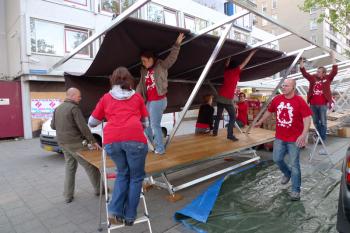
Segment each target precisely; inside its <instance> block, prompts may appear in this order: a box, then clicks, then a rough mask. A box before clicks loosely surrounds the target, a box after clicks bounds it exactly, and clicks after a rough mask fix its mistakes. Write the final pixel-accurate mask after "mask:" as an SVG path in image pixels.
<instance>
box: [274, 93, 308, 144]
mask: <svg viewBox="0 0 350 233" xmlns="http://www.w3.org/2000/svg"><path fill="white" fill-rule="evenodd" d="M268 111H269V112H275V113H276V138H277V139H280V140H282V141H285V142H295V141H296V140H297V138H298V137H299V136H300V135H301V133H302V132H303V129H304V122H303V118H305V117H308V116H311V115H312V112H311V109H310V107H309V106H308V105H307V103H306V102H305V100H304V99H303V98H301V97H300V96H298V95H295V96H293V97H292V98H291V99H287V98H286V97H284V95H278V96H276V97H275V98H274V99H273V100H272V102H271V104H270V106H269V108H268Z"/></svg>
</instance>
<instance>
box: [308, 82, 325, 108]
mask: <svg viewBox="0 0 350 233" xmlns="http://www.w3.org/2000/svg"><path fill="white" fill-rule="evenodd" d="M322 84H323V83H322V80H320V81H316V82H315V84H314V88H313V90H312V96H311V99H310V104H312V105H325V104H326V103H327V100H326V98H325V97H324V95H323V90H322Z"/></svg>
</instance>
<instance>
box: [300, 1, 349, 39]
mask: <svg viewBox="0 0 350 233" xmlns="http://www.w3.org/2000/svg"><path fill="white" fill-rule="evenodd" d="M314 8H316V9H320V8H322V9H327V10H328V11H322V12H321V14H320V15H319V17H318V22H322V21H323V20H324V19H327V20H328V21H329V22H330V24H332V25H333V27H334V28H335V29H336V30H337V31H338V32H340V33H341V34H343V35H347V34H349V31H347V30H346V25H347V24H349V23H350V0H304V5H303V6H301V9H302V10H304V11H305V12H309V11H310V10H311V9H314Z"/></svg>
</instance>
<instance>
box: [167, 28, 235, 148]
mask: <svg viewBox="0 0 350 233" xmlns="http://www.w3.org/2000/svg"><path fill="white" fill-rule="evenodd" d="M231 27H232V23H230V24H227V25H226V26H225V30H224V32H223V33H222V35H221V36H220V39H219V41H218V43H217V44H216V46H215V48H214V51H213V53H212V54H211V56H210V58H209V60H208V62H207V64H206V66H205V68H204V69H203V72H202V74H201V76H200V77H199V79H198V82H197V84H196V85H195V87H194V88H193V91H192V93H191V95H190V97H189V98H188V100H187V103H186V104H185V107H184V108H183V109H182V111H181V113H180V117H179V119H178V120H177V121H176V124H175V126H174V128H173V130H172V131H171V133H170V136H169V140H168V143H167V145H169V143H170V142H171V140H172V139H173V138H174V135H175V133H176V131H177V129H178V128H179V126H180V124H181V121H182V120H183V118H184V116H185V114H186V112H187V110H188V109H189V108H190V106H191V104H192V102H193V99H194V97H195V96H196V94H197V92H198V91H199V88H200V87H201V86H202V83H203V82H204V79H205V77H206V76H207V74H208V72H209V70H210V68H211V66H212V65H213V63H214V61H215V59H216V57H217V55H218V54H219V52H220V50H221V48H222V45H223V44H224V42H225V40H226V37H227V35H228V33H229V32H230V29H231Z"/></svg>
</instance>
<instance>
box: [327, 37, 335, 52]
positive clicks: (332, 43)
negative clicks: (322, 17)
mask: <svg viewBox="0 0 350 233" xmlns="http://www.w3.org/2000/svg"><path fill="white" fill-rule="evenodd" d="M329 48H331V49H332V50H335V51H337V42H335V41H334V40H332V39H329Z"/></svg>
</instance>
